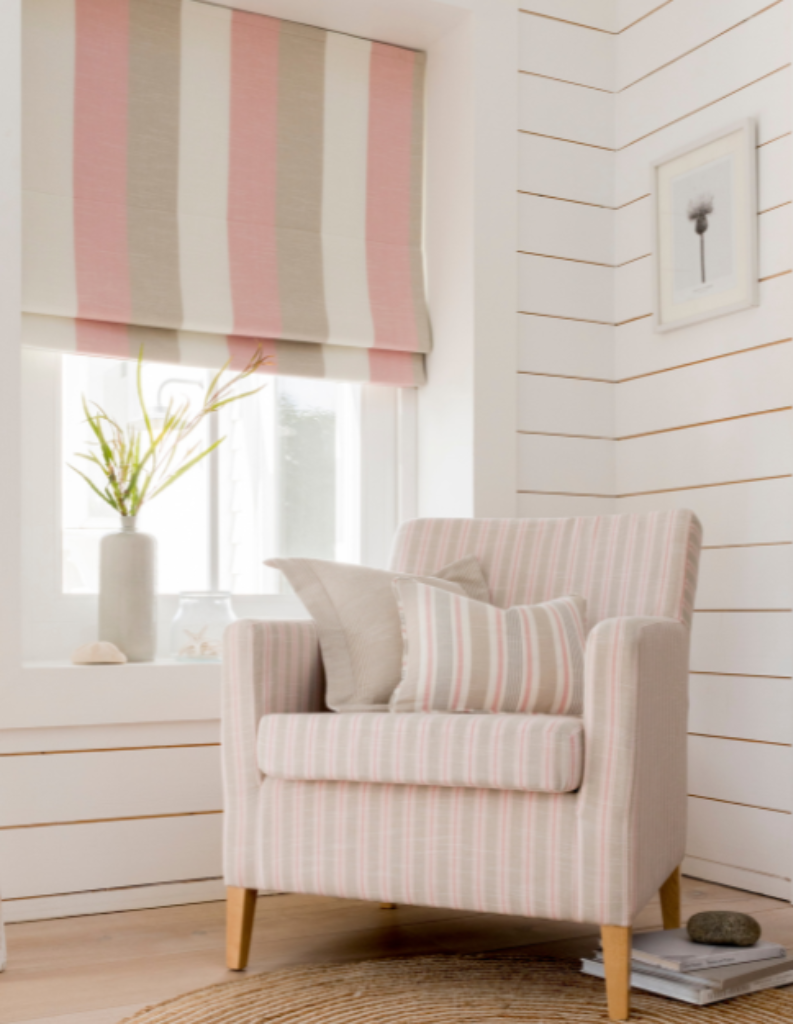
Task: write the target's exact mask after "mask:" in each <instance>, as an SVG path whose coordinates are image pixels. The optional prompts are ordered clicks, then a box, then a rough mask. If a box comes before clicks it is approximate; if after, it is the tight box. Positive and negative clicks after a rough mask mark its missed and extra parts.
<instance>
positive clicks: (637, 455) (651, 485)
mask: <svg viewBox="0 0 793 1024" xmlns="http://www.w3.org/2000/svg"><path fill="white" fill-rule="evenodd" d="M791 426H793V423H791V414H790V412H782V413H771V414H769V415H766V416H753V417H750V418H747V419H745V420H730V421H728V422H726V423H714V424H709V425H708V426H705V427H695V428H694V429H692V430H676V431H674V432H670V433H668V434H655V435H652V436H650V437H642V438H639V439H637V440H634V441H619V442H618V443H617V486H618V487H619V493H620V494H635V493H637V492H640V491H641V492H647V491H660V490H666V489H668V488H689V487H692V486H697V485H702V484H721V483H726V482H727V481H730V480H733V481H738V480H754V479H757V478H758V477H769V476H782V475H785V476H787V475H789V473H790V436H791V435H790V431H791ZM727 500H729V497H728V498H727Z"/></svg>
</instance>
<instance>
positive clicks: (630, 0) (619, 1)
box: [616, 0, 671, 41]
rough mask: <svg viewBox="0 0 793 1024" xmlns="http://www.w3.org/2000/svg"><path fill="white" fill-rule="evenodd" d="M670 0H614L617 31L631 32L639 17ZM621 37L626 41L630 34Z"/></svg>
mask: <svg viewBox="0 0 793 1024" xmlns="http://www.w3.org/2000/svg"><path fill="white" fill-rule="evenodd" d="M670 2H671V0H616V9H617V10H616V21H617V31H618V32H619V33H620V34H623V33H625V32H628V31H631V32H632V31H633V30H634V28H635V26H636V24H637V23H640V22H641V19H643V18H646V17H647V16H648V15H649V14H652V13H653V12H654V11H657V10H659V9H660V8H662V7H663V6H664V5H665V4H668V3H670ZM623 38H624V39H626V41H628V40H630V39H631V36H623Z"/></svg>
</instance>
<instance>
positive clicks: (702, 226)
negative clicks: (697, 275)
mask: <svg viewBox="0 0 793 1024" xmlns="http://www.w3.org/2000/svg"><path fill="white" fill-rule="evenodd" d="M711 213H713V196H700V197H699V199H692V200H691V202H690V203H689V204H688V219H689V220H693V222H694V230H695V231H696V233H697V234H698V235H699V262H700V268H701V274H702V283H703V284H704V283H705V232H706V231H707V230H708V217H709V216H710V214H711Z"/></svg>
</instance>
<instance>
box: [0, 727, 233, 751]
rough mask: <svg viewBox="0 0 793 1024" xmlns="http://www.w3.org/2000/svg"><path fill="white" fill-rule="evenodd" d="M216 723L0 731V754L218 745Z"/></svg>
mask: <svg viewBox="0 0 793 1024" xmlns="http://www.w3.org/2000/svg"><path fill="white" fill-rule="evenodd" d="M219 742H220V722H219V721H214V722H212V721H206V722H147V723H145V724H138V725H106V726H95V725H89V726H77V727H74V728H70V729H5V730H4V729H0V754H19V753H26V754H29V753H40V752H43V751H45V750H46V751H55V750H64V751H78V750H79V751H85V750H120V749H129V748H132V747H134V748H141V747H163V746H170V747H178V746H188V745H191V744H195V743H219Z"/></svg>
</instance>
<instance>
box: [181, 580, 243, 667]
mask: <svg viewBox="0 0 793 1024" xmlns="http://www.w3.org/2000/svg"><path fill="white" fill-rule="evenodd" d="M235 619H236V616H235V615H234V612H233V611H232V608H231V594H229V593H227V592H225V591H217V592H210V591H200V590H194V591H190V592H186V593H184V594H180V595H179V607H178V609H177V611H176V615H175V616H174V620H173V623H172V624H171V657H172V658H175V659H176V661H192V662H208V661H209V662H218V661H220V660H221V655H222V653H223V633H224V631H225V629H226V627H227V626H230V625H231V623H232V622H234V621H235Z"/></svg>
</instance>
